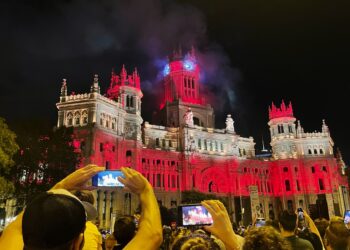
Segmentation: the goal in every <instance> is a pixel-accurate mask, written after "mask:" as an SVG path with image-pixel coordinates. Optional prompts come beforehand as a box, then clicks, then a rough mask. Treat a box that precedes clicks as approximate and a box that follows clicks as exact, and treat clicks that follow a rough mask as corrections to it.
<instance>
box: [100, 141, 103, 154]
mask: <svg viewBox="0 0 350 250" xmlns="http://www.w3.org/2000/svg"><path fill="white" fill-rule="evenodd" d="M100 152H103V143H102V142H101V143H100Z"/></svg>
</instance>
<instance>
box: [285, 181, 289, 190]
mask: <svg viewBox="0 0 350 250" xmlns="http://www.w3.org/2000/svg"><path fill="white" fill-rule="evenodd" d="M285 185H286V191H290V182H289V180H285Z"/></svg>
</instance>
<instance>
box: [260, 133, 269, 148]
mask: <svg viewBox="0 0 350 250" xmlns="http://www.w3.org/2000/svg"><path fill="white" fill-rule="evenodd" d="M261 143H262V150H261V152H267V151H268V150H267V149H266V148H265V143H264V136H261Z"/></svg>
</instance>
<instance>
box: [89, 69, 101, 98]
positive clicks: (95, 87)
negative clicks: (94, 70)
mask: <svg viewBox="0 0 350 250" xmlns="http://www.w3.org/2000/svg"><path fill="white" fill-rule="evenodd" d="M90 93H92V94H100V85H99V82H98V75H97V74H95V75H94V81H93V83H92V85H91V88H90Z"/></svg>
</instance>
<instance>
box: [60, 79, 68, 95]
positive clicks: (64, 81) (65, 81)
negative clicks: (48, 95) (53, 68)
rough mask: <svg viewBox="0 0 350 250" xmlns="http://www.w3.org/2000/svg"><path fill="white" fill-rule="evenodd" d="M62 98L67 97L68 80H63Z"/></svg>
mask: <svg viewBox="0 0 350 250" xmlns="http://www.w3.org/2000/svg"><path fill="white" fill-rule="evenodd" d="M61 96H67V79H65V78H63V79H62V87H61Z"/></svg>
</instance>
